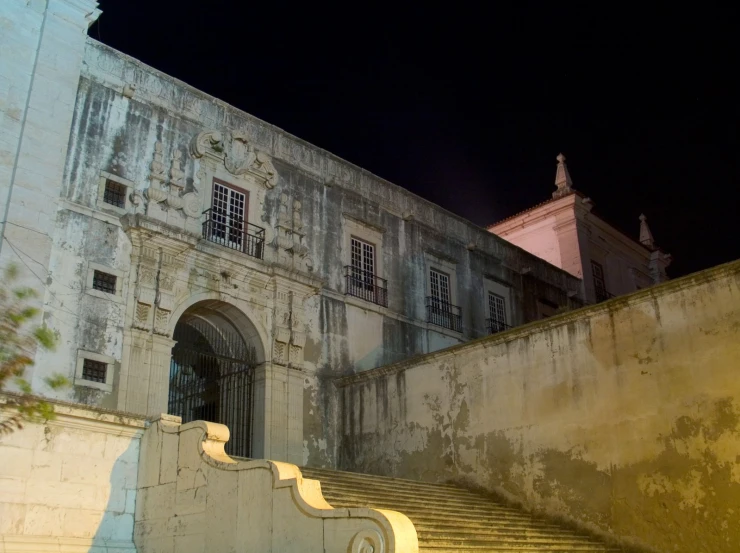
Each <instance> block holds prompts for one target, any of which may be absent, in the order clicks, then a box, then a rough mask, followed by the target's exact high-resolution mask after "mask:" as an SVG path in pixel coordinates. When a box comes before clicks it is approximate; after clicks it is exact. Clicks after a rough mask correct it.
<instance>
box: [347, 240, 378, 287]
mask: <svg viewBox="0 0 740 553" xmlns="http://www.w3.org/2000/svg"><path fill="white" fill-rule="evenodd" d="M352 270H353V271H357V272H361V273H365V274H366V275H369V276H370V277H372V276H373V275H374V274H375V246H373V245H372V244H368V243H367V242H363V241H362V240H360V239H358V238H355V237H354V236H353V237H352Z"/></svg>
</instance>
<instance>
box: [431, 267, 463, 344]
mask: <svg viewBox="0 0 740 553" xmlns="http://www.w3.org/2000/svg"><path fill="white" fill-rule="evenodd" d="M429 294H430V295H429V297H428V298H427V322H429V323H432V324H434V325H437V326H441V327H444V328H448V329H450V330H454V331H456V332H462V317H461V314H460V308H459V307H458V306H456V305H452V302H451V301H450V300H451V297H452V295H451V290H450V276H449V275H448V274H446V273H443V272H441V271H438V270H437V269H430V270H429Z"/></svg>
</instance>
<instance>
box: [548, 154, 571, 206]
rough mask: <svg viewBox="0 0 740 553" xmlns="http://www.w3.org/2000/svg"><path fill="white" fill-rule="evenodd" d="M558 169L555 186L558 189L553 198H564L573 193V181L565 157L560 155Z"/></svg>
mask: <svg viewBox="0 0 740 553" xmlns="http://www.w3.org/2000/svg"><path fill="white" fill-rule="evenodd" d="M557 160H558V168H557V171H556V172H555V186H557V187H558V189H557V190H556V191H555V192H553V193H552V197H553V198H562V197H563V196H567V195H568V194H572V193H573V180H572V179H571V178H570V173H569V172H568V166H567V165H566V164H565V156H564V155H563V154H558V157H557Z"/></svg>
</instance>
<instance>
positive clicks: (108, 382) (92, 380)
mask: <svg viewBox="0 0 740 553" xmlns="http://www.w3.org/2000/svg"><path fill="white" fill-rule="evenodd" d="M115 363H116V360H115V359H114V358H113V357H110V356H108V355H101V354H99V353H95V352H92V351H84V350H77V368H76V370H75V381H74V384H75V386H82V387H85V388H95V389H96V390H102V391H104V392H112V391H113V367H114V365H115Z"/></svg>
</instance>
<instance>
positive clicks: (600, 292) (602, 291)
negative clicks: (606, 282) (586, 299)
mask: <svg viewBox="0 0 740 553" xmlns="http://www.w3.org/2000/svg"><path fill="white" fill-rule="evenodd" d="M594 291H595V292H596V303H601V302H602V301H607V300H610V299H612V298H616V296H615V295H614V294H612V293H611V292H609V291H608V290H607V289H606V288H598V287H597V288H594Z"/></svg>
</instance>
